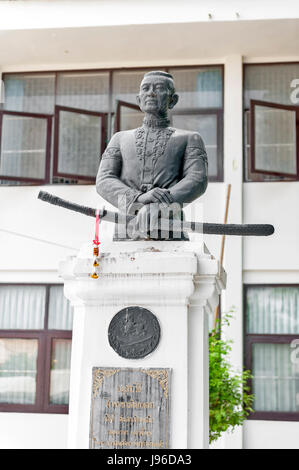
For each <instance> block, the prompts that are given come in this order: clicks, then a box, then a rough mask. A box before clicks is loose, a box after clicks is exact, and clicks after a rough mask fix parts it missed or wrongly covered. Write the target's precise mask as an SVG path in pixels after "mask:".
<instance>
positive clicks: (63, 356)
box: [50, 339, 72, 405]
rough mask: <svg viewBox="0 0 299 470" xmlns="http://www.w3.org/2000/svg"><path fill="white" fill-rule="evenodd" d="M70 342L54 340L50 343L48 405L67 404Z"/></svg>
mask: <svg viewBox="0 0 299 470" xmlns="http://www.w3.org/2000/svg"><path fill="white" fill-rule="evenodd" d="M71 348H72V342H71V340H68V339H54V340H53V342H52V358H51V377H50V380H51V382H50V403H51V404H55V405H67V404H68V402H69V388H70V364H71Z"/></svg>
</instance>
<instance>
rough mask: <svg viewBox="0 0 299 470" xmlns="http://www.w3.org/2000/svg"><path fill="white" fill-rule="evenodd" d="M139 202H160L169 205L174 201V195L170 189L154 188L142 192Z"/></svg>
mask: <svg viewBox="0 0 299 470" xmlns="http://www.w3.org/2000/svg"><path fill="white" fill-rule="evenodd" d="M137 202H140V203H141V204H151V203H155V202H156V203H157V202H158V203H160V204H166V205H169V204H171V203H172V202H173V197H172V196H171V194H170V192H169V191H168V189H162V188H153V189H151V190H150V191H148V192H147V193H144V194H141V195H140V196H139V197H138V199H137Z"/></svg>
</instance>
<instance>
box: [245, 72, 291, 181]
mask: <svg viewBox="0 0 299 470" xmlns="http://www.w3.org/2000/svg"><path fill="white" fill-rule="evenodd" d="M244 67H245V68H244V145H245V147H244V167H245V168H244V175H245V181H284V180H285V181H298V180H299V144H298V139H299V106H298V105H294V103H292V100H291V96H292V92H293V91H294V89H293V88H292V87H291V83H292V81H293V80H294V79H296V78H299V63H292V64H289V63H286V64H250V65H249V64H247V65H245V66H244Z"/></svg>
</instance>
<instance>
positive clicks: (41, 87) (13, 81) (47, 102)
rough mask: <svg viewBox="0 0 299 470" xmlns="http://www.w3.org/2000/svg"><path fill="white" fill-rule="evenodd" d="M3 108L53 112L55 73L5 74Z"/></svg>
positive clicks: (31, 111) (29, 111)
mask: <svg viewBox="0 0 299 470" xmlns="http://www.w3.org/2000/svg"><path fill="white" fill-rule="evenodd" d="M4 86H5V104H4V106H5V109H8V110H10V111H23V112H28V113H45V114H53V113H54V106H55V74H54V73H53V74H36V75H35V74H29V75H21V74H20V75H5V78H4Z"/></svg>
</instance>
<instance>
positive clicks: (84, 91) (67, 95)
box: [56, 72, 109, 112]
mask: <svg viewBox="0 0 299 470" xmlns="http://www.w3.org/2000/svg"><path fill="white" fill-rule="evenodd" d="M56 104H59V105H61V106H68V107H70V108H79V109H86V110H88V111H99V112H108V111H109V73H108V72H102V73H100V72H97V73H92V72H90V73H88V72H87V73H86V72H84V73H79V72H72V73H58V74H57V101H56Z"/></svg>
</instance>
